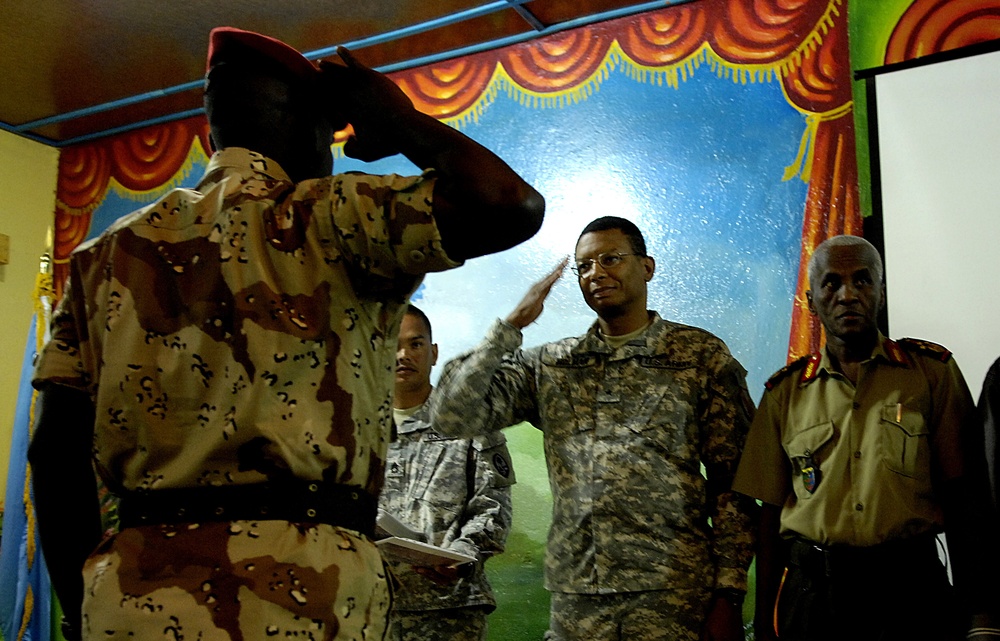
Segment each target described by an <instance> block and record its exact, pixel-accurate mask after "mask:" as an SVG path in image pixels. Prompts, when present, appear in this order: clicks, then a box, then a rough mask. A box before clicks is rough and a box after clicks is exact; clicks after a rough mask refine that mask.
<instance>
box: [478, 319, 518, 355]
mask: <svg viewBox="0 0 1000 641" xmlns="http://www.w3.org/2000/svg"><path fill="white" fill-rule="evenodd" d="M522 340H523V335H522V334H521V330H519V329H518V328H516V327H514V326H513V325H511V324H510V323H508V322H507V321H505V320H503V319H502V318H498V319H496V320H495V321H493V325H491V326H490V329H489V331H488V332H487V333H486V342H487V343H488V344H489V345H490V346H493V347H499V348H500V350H501V351H503V352H513V351H514V350H516V349H517V348H519V347H520V346H521V341H522Z"/></svg>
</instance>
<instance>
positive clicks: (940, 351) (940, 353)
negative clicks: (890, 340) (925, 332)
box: [896, 338, 951, 363]
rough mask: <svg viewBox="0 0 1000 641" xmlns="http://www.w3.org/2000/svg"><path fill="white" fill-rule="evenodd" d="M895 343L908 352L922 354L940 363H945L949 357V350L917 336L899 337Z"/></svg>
mask: <svg viewBox="0 0 1000 641" xmlns="http://www.w3.org/2000/svg"><path fill="white" fill-rule="evenodd" d="M896 343H898V344H899V345H900V346H902V348H903V349H905V350H906V351H908V352H916V353H917V354H923V355H924V356H928V357H930V358H933V359H935V360H939V361H941V362H942V363H947V362H948V359H950V358H951V352H950V351H948V349H947V348H946V347H944V346H942V345H938V344H937V343H932V342H930V341H925V340H921V339H919V338H901V339H899V340H898V341H896Z"/></svg>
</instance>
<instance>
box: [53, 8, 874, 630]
mask: <svg viewBox="0 0 1000 641" xmlns="http://www.w3.org/2000/svg"><path fill="white" fill-rule="evenodd" d="M357 53H358V55H359V57H361V58H362V59H363V58H364V51H363V50H361V51H359V52H357ZM850 71H851V70H850V65H849V63H848V54H847V6H846V0H801V1H800V2H797V3H796V2H791V3H790V2H787V0H786V1H778V0H764V1H762V0H756V1H752V0H702V1H700V2H695V3H690V4H686V5H681V6H678V7H671V8H667V9H663V10H659V11H652V12H648V13H644V14H640V15H637V16H631V17H628V18H622V19H619V20H614V21H609V22H605V23H601V24H597V25H592V26H589V27H583V28H578V29H574V30H571V31H566V32H562V33H558V34H555V35H552V36H548V37H546V38H543V39H539V40H536V41H532V42H530V43H526V44H521V45H516V46H512V47H508V48H504V49H499V50H495V51H490V52H486V53H481V54H477V55H474V56H469V57H465V58H460V59H456V60H452V61H448V62H445V63H441V64H438V65H434V66H431V67H421V68H417V69H412V70H408V71H404V72H400V73H398V74H394V75H393V79H394V80H395V81H396V82H397V83H398V84H399V85H400V86H401V87H403V88H404V90H405V91H406V92H407V93H408V94H409V95H410V96H411V98H412V99H413V100H414V103H415V104H416V105H417V106H418V108H420V109H421V110H423V111H425V112H427V113H430V114H432V115H434V116H436V117H438V118H441V119H442V120H444V121H446V122H448V123H449V124H452V125H453V126H456V127H459V128H461V129H462V130H463V131H464V132H466V133H467V134H469V135H470V136H471V137H473V138H475V139H477V140H479V141H480V142H482V143H483V144H485V145H486V146H488V147H490V148H491V149H494V150H495V151H497V152H498V153H499V154H500V155H501V156H502V157H503V158H504V159H505V160H507V161H508V162H509V164H510V165H511V166H512V167H514V168H515V169H516V170H517V171H519V172H520V173H522V175H524V176H525V177H526V178H527V179H528V180H529V182H531V183H532V184H533V185H534V186H535V187H536V188H538V189H539V191H541V192H542V193H543V194H544V195H545V196H546V198H547V202H548V211H547V218H546V221H545V224H544V226H543V228H542V230H541V232H540V233H539V234H538V235H537V236H536V237H535V238H533V239H532V240H531V241H529V242H528V243H525V244H524V245H521V246H519V247H517V248H515V249H513V250H510V251H507V252H504V253H502V254H499V255H494V256H489V257H484V258H479V259H474V260H472V261H469V263H468V265H467V266H466V267H465V268H463V269H461V270H456V271H453V272H448V273H443V274H434V275H431V276H429V277H428V278H427V280H426V281H425V283H424V285H423V286H422V287H421V289H420V290H419V291H418V292H417V294H416V298H417V299H418V300H419V304H420V305H421V307H422V308H423V309H424V310H425V311H426V312H427V313H428V315H429V316H430V317H431V320H432V321H433V322H434V325H435V338H436V339H437V340H438V343H439V344H440V349H441V358H442V361H441V362H443V361H444V360H446V359H447V358H449V357H451V356H453V355H455V354H456V353H458V352H459V351H461V350H464V349H467V348H468V347H470V346H472V345H473V344H474V343H476V342H477V341H478V340H479V339H480V337H481V336H482V334H483V333H484V332H485V330H486V328H487V326H488V325H489V324H490V323H491V322H492V320H493V319H494V318H496V317H498V316H505V315H506V314H507V313H508V312H509V311H510V310H511V309H512V308H513V306H514V305H515V304H516V303H517V301H518V300H519V299H520V297H521V296H522V294H523V293H524V291H525V290H526V289H527V287H528V286H529V285H530V283H531V282H532V281H534V280H535V279H537V278H539V277H541V276H542V275H543V274H544V273H545V272H546V271H547V270H549V269H551V267H552V266H553V265H555V264H556V263H557V262H558V261H559V259H560V258H561V257H562V256H565V255H567V254H570V253H572V251H573V246H574V244H575V241H576V238H577V235H578V234H579V232H580V230H581V229H582V228H583V226H584V225H585V224H586V223H587V222H589V221H590V220H592V219H594V218H596V217H598V216H601V215H605V214H616V215H620V216H624V217H626V218H630V219H632V220H634V221H635V222H636V223H637V224H638V225H639V226H640V228H642V229H643V230H644V231H645V232H646V236H647V243H648V245H649V249H650V253H651V254H652V255H653V256H654V257H655V258H656V259H657V275H656V277H655V278H654V280H653V282H652V283H651V288H650V305H651V307H653V308H655V309H657V310H658V311H659V312H660V313H661V314H662V315H663V316H664V317H667V318H670V319H673V320H678V321H680V322H685V323H690V324H694V325H698V326H702V327H705V328H706V329H709V330H710V331H712V332H714V333H716V334H717V335H719V336H720V337H722V338H723V339H724V340H726V342H727V343H728V344H729V346H730V348H731V349H732V351H733V352H734V353H735V354H736V356H737V357H738V358H739V359H740V361H741V362H742V363H743V364H744V366H745V367H746V368H747V369H748V371H749V384H750V387H751V390H752V391H753V394H754V396H755V398H756V397H759V394H760V392H761V391H762V389H763V382H764V380H765V379H766V378H767V376H768V375H769V374H770V373H771V372H773V371H774V370H776V369H778V368H779V367H781V366H782V365H784V364H785V362H786V361H787V360H788V359H789V358H792V357H796V356H798V355H800V354H803V353H806V352H808V351H811V350H813V349H815V348H816V347H817V346H818V344H819V340H820V336H819V332H818V328H817V327H816V326H815V325H813V324H812V322H811V319H810V317H809V315H808V313H807V311H806V310H805V307H804V294H803V292H804V289H805V279H804V265H803V264H802V263H803V261H801V257H802V256H803V255H808V254H809V253H810V252H811V250H812V248H813V247H814V246H815V245H816V244H818V243H819V242H821V241H822V240H823V239H825V238H826V237H828V236H830V235H833V234H838V233H860V213H859V211H858V205H857V173H856V164H855V160H854V153H853V150H854V129H853V120H852V118H851V117H850V114H851V109H852V102H851V82H850V80H851V78H850ZM208 149H209V145H208V140H207V128H206V125H205V122H204V120H203V119H200V118H196V119H189V120H184V121H179V122H174V123H168V124H165V125H161V126H157V127H152V128H149V129H146V130H143V131H140V132H135V133H130V134H126V135H123V136H118V137H115V138H113V139H109V140H106V141H101V142H98V143H94V144H89V145H85V146H80V147H75V148H71V149H66V150H64V152H63V153H62V155H61V157H60V176H59V187H58V206H57V212H56V234H55V246H54V261H55V266H56V281H57V282H59V283H61V280H62V276H63V270H65V267H66V260H67V258H68V255H69V253H70V251H72V249H73V247H75V246H76V245H78V244H79V243H80V242H82V241H83V240H84V239H86V238H89V237H93V236H95V235H97V234H99V233H100V231H101V230H103V229H104V228H105V227H107V225H108V224H109V223H111V222H112V221H113V220H114V219H116V218H117V217H119V216H121V215H124V214H126V213H128V212H130V211H132V210H134V209H136V208H137V207H139V206H141V205H142V204H143V203H145V202H149V201H152V200H153V199H155V198H156V197H158V196H159V195H160V194H161V193H162V192H163V191H164V190H166V189H168V188H170V187H174V186H179V185H180V186H193V185H194V184H195V183H196V182H197V180H198V179H199V177H200V175H201V173H202V169H203V167H204V165H205V163H206V161H207V153H206V150H208ZM336 170H337V171H345V170H366V171H371V172H379V173H381V172H395V173H412V172H413V171H414V168H413V167H412V165H409V163H408V162H406V161H405V160H402V159H399V158H394V159H387V160H385V161H381V162H379V163H376V164H374V165H362V164H360V163H357V162H355V161H353V160H350V159H346V158H342V157H341V158H338V159H337V160H336ZM470 215H475V213H474V212H470ZM572 280H573V279H572V278H566V277H564V278H563V280H562V281H561V282H560V283H558V284H557V285H556V288H555V289H554V291H553V294H552V296H551V297H550V299H549V301H548V302H547V304H546V311H545V313H544V314H543V315H542V317H541V319H540V320H539V322H538V323H537V324H536V325H533V326H532V327H530V328H528V330H527V331H526V336H525V341H526V344H527V345H533V344H537V343H539V342H542V341H545V340H551V339H556V338H560V337H563V336H568V335H577V334H581V333H583V332H584V331H585V330H586V328H587V327H588V326H589V324H590V323H591V322H592V321H593V314H592V312H590V310H589V309H588V308H587V307H586V306H585V305H584V304H583V302H582V300H581V297H580V294H579V291H578V290H577V288H576V285H575V284H574V283H573V282H572ZM510 439H511V444H512V451H513V453H514V456H515V466H516V467H517V474H518V478H519V483H518V485H517V486H516V487H515V531H514V533H513V534H512V536H511V539H510V542H509V549H508V552H507V553H505V554H504V555H502V556H500V557H498V558H496V559H494V560H492V561H491V562H490V567H489V570H490V573H491V576H492V577H493V580H494V584H495V586H496V588H497V592H498V600H499V601H500V609H499V610H498V612H497V613H495V614H494V616H493V617H492V619H491V627H492V633H491V636H492V638H495V639H505V640H509V639H522V638H523V639H529V638H530V639H537V638H539V637H540V636H541V631H542V630H544V629H545V627H546V623H547V607H548V606H547V596H546V595H545V593H544V590H542V588H541V554H542V549H543V546H544V540H545V532H546V528H547V519H548V505H549V503H548V501H549V498H548V496H549V494H548V486H547V477H546V474H545V468H544V461H543V458H542V453H541V445H540V438H539V437H538V434H537V433H536V432H535V431H534V430H532V429H531V428H530V427H527V426H522V427H518V428H515V429H514V430H513V431H512V432H511V434H510Z"/></svg>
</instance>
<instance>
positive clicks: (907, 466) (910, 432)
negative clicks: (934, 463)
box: [879, 403, 931, 478]
mask: <svg viewBox="0 0 1000 641" xmlns="http://www.w3.org/2000/svg"><path fill="white" fill-rule="evenodd" d="M879 426H880V427H881V428H882V429H881V432H880V433H879V440H880V441H881V445H882V460H883V462H884V463H885V466H886V467H887V468H889V469H890V470H892V471H893V472H896V473H897V474H902V475H903V476H908V477H910V478H924V477H925V476H926V475H927V474H929V472H930V456H931V453H930V444H929V442H928V441H929V437H930V431H929V430H928V429H927V423H926V422H925V421H924V416H923V414H921V413H920V412H918V411H915V410H913V409H909V408H907V407H906V406H905V405H903V404H901V403H892V404H891V405H886V406H885V407H883V408H882V420H881V421H880V423H879Z"/></svg>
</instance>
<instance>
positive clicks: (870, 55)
mask: <svg viewBox="0 0 1000 641" xmlns="http://www.w3.org/2000/svg"><path fill="white" fill-rule="evenodd" d="M914 1H915V0H848V10H847V30H848V38H849V43H850V45H849V46H850V56H851V75H852V76H853V74H854V72H855V71H857V70H859V69H871V68H873V67H880V66H882V65H883V64H885V62H884V61H885V50H886V47H887V46H888V44H889V36H891V35H892V31H893V29H894V28H895V27H896V25H897V24H898V23H899V19H900V18H901V17H902V15H903V14H904V13H905V12H906V10H907V9H909V8H910V6H911V5H912V4H913V2H914ZM851 90H852V93H853V96H854V136H855V137H854V140H855V152H856V154H857V162H858V197H859V200H860V202H859V203H858V206H859V207H860V209H861V215H862V216H864V217H867V216H870V215H871V213H872V175H871V156H870V154H869V153H868V147H869V144H868V97H867V95H866V93H865V83H864V82H863V81H861V82H852V86H851Z"/></svg>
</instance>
